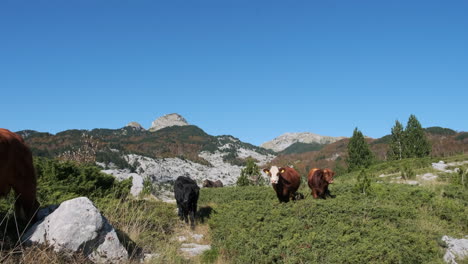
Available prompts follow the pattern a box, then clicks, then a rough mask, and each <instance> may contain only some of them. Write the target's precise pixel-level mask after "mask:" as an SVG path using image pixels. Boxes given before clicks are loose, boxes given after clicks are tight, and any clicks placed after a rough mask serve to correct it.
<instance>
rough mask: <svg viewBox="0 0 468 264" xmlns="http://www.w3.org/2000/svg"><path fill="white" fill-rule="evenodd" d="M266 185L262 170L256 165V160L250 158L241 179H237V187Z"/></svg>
mask: <svg viewBox="0 0 468 264" xmlns="http://www.w3.org/2000/svg"><path fill="white" fill-rule="evenodd" d="M260 184H264V181H262V174H261V173H260V168H259V167H258V166H257V164H255V160H254V159H252V158H248V159H247V162H246V166H245V168H243V169H242V170H241V174H240V176H239V178H237V186H248V185H260Z"/></svg>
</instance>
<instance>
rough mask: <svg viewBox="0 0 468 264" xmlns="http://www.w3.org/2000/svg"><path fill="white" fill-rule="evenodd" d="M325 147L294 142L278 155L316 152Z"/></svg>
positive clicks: (317, 144)
mask: <svg viewBox="0 0 468 264" xmlns="http://www.w3.org/2000/svg"><path fill="white" fill-rule="evenodd" d="M324 146H325V145H323V144H319V143H316V142H314V143H303V142H296V143H294V144H292V145H291V146H289V147H287V148H286V149H284V150H283V151H281V152H280V154H282V155H285V154H300V153H305V152H310V151H318V150H321V149H322V148H323V147H324Z"/></svg>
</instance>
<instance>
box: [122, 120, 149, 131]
mask: <svg viewBox="0 0 468 264" xmlns="http://www.w3.org/2000/svg"><path fill="white" fill-rule="evenodd" d="M125 127H131V128H133V129H135V130H145V129H144V128H143V127H142V126H141V125H140V123H138V122H130V123H128V124H127V125H126V126H125Z"/></svg>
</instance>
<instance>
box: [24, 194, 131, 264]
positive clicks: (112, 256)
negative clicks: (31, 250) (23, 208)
mask: <svg viewBox="0 0 468 264" xmlns="http://www.w3.org/2000/svg"><path fill="white" fill-rule="evenodd" d="M51 210H52V209H48V208H46V209H45V213H44V211H43V212H40V213H39V215H42V216H44V215H46V214H47V213H50V211H51ZM48 211H49V212H48ZM23 241H24V243H25V244H26V245H31V244H32V243H40V244H43V243H46V244H48V245H51V246H53V247H54V249H55V250H56V251H69V252H76V251H80V252H82V253H83V254H84V255H85V256H87V257H88V258H89V259H90V260H91V261H93V262H96V263H109V262H110V263H120V262H124V261H127V259H128V252H127V250H126V249H125V248H124V247H123V246H122V244H121V243H120V241H119V238H118V237H117V233H116V232H115V230H114V228H113V227H112V226H111V225H110V224H109V222H108V221H107V219H106V218H105V217H104V216H103V215H101V213H100V212H99V210H98V209H97V208H96V207H95V206H94V204H93V203H92V202H91V201H90V200H89V199H88V198H86V197H79V198H75V199H72V200H68V201H65V202H63V203H62V204H60V206H58V207H57V209H55V211H53V212H51V213H50V214H48V215H46V216H45V218H44V219H43V220H41V221H38V222H37V223H36V224H34V225H33V226H32V227H31V228H30V229H29V230H28V231H27V232H26V233H25V234H24V236H23Z"/></svg>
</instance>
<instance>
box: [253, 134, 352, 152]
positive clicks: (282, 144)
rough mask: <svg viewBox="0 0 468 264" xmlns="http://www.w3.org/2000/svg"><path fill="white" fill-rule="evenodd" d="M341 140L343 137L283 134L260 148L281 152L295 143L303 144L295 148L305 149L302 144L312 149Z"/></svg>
mask: <svg viewBox="0 0 468 264" xmlns="http://www.w3.org/2000/svg"><path fill="white" fill-rule="evenodd" d="M343 138H345V137H329V136H321V135H317V134H313V133H310V132H303V133H285V134H283V135H281V136H279V137H277V138H275V139H273V140H271V141H268V142H265V143H263V144H262V145H261V147H263V148H266V149H271V150H273V151H275V152H281V151H284V150H286V149H287V148H288V147H290V146H291V145H293V144H296V143H303V144H298V145H296V148H297V146H302V147H306V146H307V145H304V144H311V145H310V146H311V147H312V148H313V146H316V147H318V146H323V145H327V144H330V143H333V142H336V141H338V140H340V139H343ZM289 152H291V151H289Z"/></svg>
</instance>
